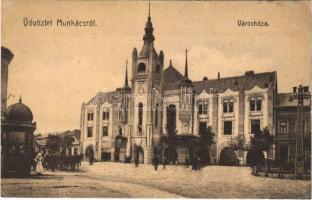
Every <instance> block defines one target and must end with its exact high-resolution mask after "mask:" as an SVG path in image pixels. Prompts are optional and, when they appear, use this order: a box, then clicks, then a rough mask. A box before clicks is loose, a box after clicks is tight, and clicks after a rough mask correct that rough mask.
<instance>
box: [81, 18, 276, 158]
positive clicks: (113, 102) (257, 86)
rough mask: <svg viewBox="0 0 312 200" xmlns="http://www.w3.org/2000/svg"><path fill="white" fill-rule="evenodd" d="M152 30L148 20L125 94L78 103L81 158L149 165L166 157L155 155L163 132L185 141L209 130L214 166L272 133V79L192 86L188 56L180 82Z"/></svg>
mask: <svg viewBox="0 0 312 200" xmlns="http://www.w3.org/2000/svg"><path fill="white" fill-rule="evenodd" d="M153 30H154V29H153V25H152V22H151V17H150V16H148V20H147V23H146V27H145V35H144V37H143V41H144V45H143V47H142V49H141V50H140V51H139V52H138V51H137V49H136V48H134V49H133V53H132V69H131V81H130V83H131V84H130V85H128V74H127V70H126V75H125V83H124V86H123V87H121V88H118V89H116V90H115V91H111V92H106V93H102V92H99V93H98V94H97V95H95V96H94V97H93V98H91V100H89V101H88V102H87V103H83V104H82V108H81V148H82V149H81V151H82V152H83V153H84V154H85V155H90V154H94V157H95V159H97V160H111V161H123V162H124V161H130V160H133V159H134V158H135V157H136V156H138V157H139V160H140V162H144V163H150V162H151V158H152V156H153V154H154V153H155V152H156V151H157V152H158V153H159V154H160V155H164V154H166V153H165V152H166V151H168V150H166V148H162V149H160V150H159V149H158V147H159V143H160V140H161V138H163V137H166V136H167V135H168V130H169V131H170V130H174V129H175V130H176V131H177V132H176V135H177V137H178V138H179V139H180V140H181V141H187V140H188V139H192V138H194V137H196V136H198V135H200V133H201V132H202V131H205V129H206V128H207V127H208V126H210V127H212V130H213V132H214V133H215V134H216V145H215V147H214V148H213V150H212V152H211V156H212V157H213V159H214V160H216V161H217V162H218V161H219V160H220V155H221V154H222V151H223V150H224V149H227V151H232V152H234V150H235V149H232V144H233V141H235V140H236V138H245V140H246V141H247V143H248V141H249V138H250V135H251V133H253V132H255V131H259V130H260V129H263V128H264V127H268V128H269V130H270V131H271V132H272V133H274V121H275V119H274V118H275V116H274V112H273V106H274V102H275V98H276V94H277V75H276V72H266V73H258V74H256V73H254V72H253V71H248V72H246V73H245V74H243V75H242V76H237V77H226V78H220V75H218V78H217V79H214V80H208V79H207V78H204V79H203V80H201V81H191V80H190V79H189V77H188V61H187V52H186V60H185V72H184V75H182V74H181V73H180V72H178V71H177V70H176V68H175V67H174V66H173V65H172V62H171V61H170V64H169V66H168V67H167V68H165V66H164V53H163V51H159V53H158V52H157V51H156V50H155V48H154V40H155V37H154V35H153ZM191 67H192V66H190V68H191ZM182 143H183V142H182ZM168 145H170V144H167V146H166V147H168ZM227 147H228V148H227ZM159 151H161V152H159ZM175 151H176V154H177V155H176V157H177V161H178V162H179V163H182V162H184V160H185V157H186V156H189V154H190V152H189V149H188V147H187V146H186V145H184V146H183V145H177V146H176V147H175ZM158 153H157V154H158ZM234 153H236V154H237V156H238V157H240V158H241V160H243V158H246V152H245V153H243V152H240V153H238V152H234ZM244 160H245V159H244Z"/></svg>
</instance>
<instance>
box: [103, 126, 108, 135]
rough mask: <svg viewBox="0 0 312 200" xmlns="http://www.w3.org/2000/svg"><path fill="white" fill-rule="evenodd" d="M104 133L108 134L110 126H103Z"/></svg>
mask: <svg viewBox="0 0 312 200" xmlns="http://www.w3.org/2000/svg"><path fill="white" fill-rule="evenodd" d="M102 135H103V136H108V126H103V128H102Z"/></svg>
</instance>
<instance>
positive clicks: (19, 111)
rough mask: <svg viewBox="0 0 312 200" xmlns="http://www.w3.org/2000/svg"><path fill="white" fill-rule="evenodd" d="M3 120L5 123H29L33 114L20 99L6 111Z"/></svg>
mask: <svg viewBox="0 0 312 200" xmlns="http://www.w3.org/2000/svg"><path fill="white" fill-rule="evenodd" d="M5 119H6V120H7V121H14V122H26V123H31V122H32V120H33V114H32V112H31V110H30V108H29V107H28V106H26V105H25V104H23V103H22V100H21V99H20V101H19V102H18V103H15V104H12V105H10V106H9V107H8V108H7V109H6V111H5Z"/></svg>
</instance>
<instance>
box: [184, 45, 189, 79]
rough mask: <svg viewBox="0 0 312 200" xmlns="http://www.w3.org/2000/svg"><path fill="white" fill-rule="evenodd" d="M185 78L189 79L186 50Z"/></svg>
mask: <svg viewBox="0 0 312 200" xmlns="http://www.w3.org/2000/svg"><path fill="white" fill-rule="evenodd" d="M184 77H185V78H188V65H187V49H186V50H185V70H184Z"/></svg>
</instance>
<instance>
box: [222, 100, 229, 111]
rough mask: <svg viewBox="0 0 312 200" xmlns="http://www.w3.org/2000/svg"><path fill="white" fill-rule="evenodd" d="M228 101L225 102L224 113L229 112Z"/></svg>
mask: <svg viewBox="0 0 312 200" xmlns="http://www.w3.org/2000/svg"><path fill="white" fill-rule="evenodd" d="M227 108H228V107H227V102H223V112H224V113H227V112H228V109H227Z"/></svg>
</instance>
